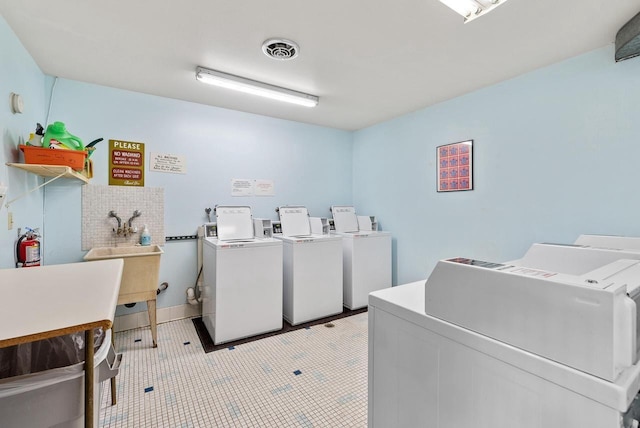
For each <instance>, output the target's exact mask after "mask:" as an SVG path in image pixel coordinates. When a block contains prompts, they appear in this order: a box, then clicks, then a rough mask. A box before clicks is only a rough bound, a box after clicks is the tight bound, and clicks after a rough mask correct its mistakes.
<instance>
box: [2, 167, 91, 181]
mask: <svg viewBox="0 0 640 428" xmlns="http://www.w3.org/2000/svg"><path fill="white" fill-rule="evenodd" d="M7 165H8V166H12V167H14V168H19V169H23V170H25V171H28V172H30V173H32V174H37V175H41V176H43V177H56V178H72V179H76V180H80V181H82V182H83V183H88V182H89V179H88V178H87V177H86V176H84V175H82V174H80V173H79V172H76V171H74V170H73V169H71V167H70V166H66V165H40V164H30V163H7ZM51 181H53V180H49V181H47V184H48V183H50V182H51Z"/></svg>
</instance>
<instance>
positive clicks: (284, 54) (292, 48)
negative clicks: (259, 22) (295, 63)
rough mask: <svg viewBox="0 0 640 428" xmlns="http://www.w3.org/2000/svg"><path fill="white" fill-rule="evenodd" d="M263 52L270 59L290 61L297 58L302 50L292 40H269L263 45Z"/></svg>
mask: <svg viewBox="0 0 640 428" xmlns="http://www.w3.org/2000/svg"><path fill="white" fill-rule="evenodd" d="M262 52H264V54H265V55H266V56H268V57H269V58H273V59H279V60H288V59H294V58H295V57H297V56H298V52H300V48H299V47H298V45H297V44H296V43H295V42H292V41H291V40H285V39H269V40H267V41H265V42H264V43H263V44H262Z"/></svg>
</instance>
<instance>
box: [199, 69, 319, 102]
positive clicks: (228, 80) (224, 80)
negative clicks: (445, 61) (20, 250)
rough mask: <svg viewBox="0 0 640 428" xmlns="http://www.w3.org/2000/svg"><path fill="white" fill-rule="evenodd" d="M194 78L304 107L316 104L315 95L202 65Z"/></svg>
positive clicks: (316, 98)
mask: <svg viewBox="0 0 640 428" xmlns="http://www.w3.org/2000/svg"><path fill="white" fill-rule="evenodd" d="M196 79H198V80H199V81H201V82H204V83H208V84H210V85H215V86H220V87H221V88H227V89H233V90H235V91H240V92H244V93H247V94H253V95H258V96H261V97H266V98H271V99H273V100H278V101H284V102H287V103H293V104H298V105H301V106H305V107H315V106H317V105H318V100H319V98H318V97H317V96H315V95H309V94H305V93H303V92H298V91H294V90H291V89H286V88H281V87H279V86H274V85H269V84H268V83H262V82H258V81H257V80H251V79H246V78H244V77H240V76H235V75H233V74H228V73H223V72H221V71H216V70H210V69H208V68H204V67H197V68H196Z"/></svg>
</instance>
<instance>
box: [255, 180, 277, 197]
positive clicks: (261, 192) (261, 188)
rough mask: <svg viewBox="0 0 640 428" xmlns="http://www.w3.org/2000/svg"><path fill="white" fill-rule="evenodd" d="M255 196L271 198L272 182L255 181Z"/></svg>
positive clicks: (272, 192)
mask: <svg viewBox="0 0 640 428" xmlns="http://www.w3.org/2000/svg"><path fill="white" fill-rule="evenodd" d="M255 194H256V196H273V195H275V190H274V186H273V180H263V179H257V180H255Z"/></svg>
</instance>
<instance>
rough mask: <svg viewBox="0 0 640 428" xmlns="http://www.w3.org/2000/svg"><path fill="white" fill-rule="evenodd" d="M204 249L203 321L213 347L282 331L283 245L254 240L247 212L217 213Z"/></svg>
mask: <svg viewBox="0 0 640 428" xmlns="http://www.w3.org/2000/svg"><path fill="white" fill-rule="evenodd" d="M216 224H217V232H218V236H217V238H213V237H205V240H204V245H203V280H204V287H203V293H202V297H203V300H202V320H203V322H204V325H205V326H206V328H207V330H208V331H209V334H210V335H211V338H212V339H213V342H214V344H216V345H217V344H220V343H225V342H230V341H233V340H237V339H242V338H245V337H249V336H255V335H258V334H262V333H267V332H270V331H275V330H279V329H281V328H282V241H280V240H277V239H273V238H264V239H256V238H254V232H253V220H252V216H251V208H250V207H247V206H218V207H216Z"/></svg>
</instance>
